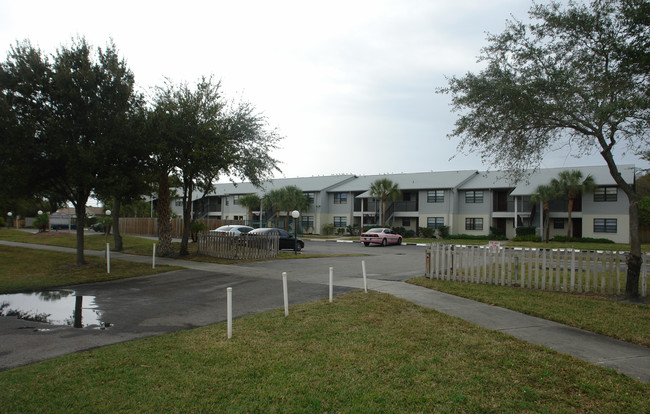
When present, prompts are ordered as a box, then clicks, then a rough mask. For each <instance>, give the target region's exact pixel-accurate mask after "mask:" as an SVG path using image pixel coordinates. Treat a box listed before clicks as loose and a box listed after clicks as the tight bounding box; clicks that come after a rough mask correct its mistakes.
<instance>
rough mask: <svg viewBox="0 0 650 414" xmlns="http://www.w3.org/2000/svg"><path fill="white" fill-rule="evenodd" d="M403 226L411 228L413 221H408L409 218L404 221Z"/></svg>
mask: <svg viewBox="0 0 650 414" xmlns="http://www.w3.org/2000/svg"><path fill="white" fill-rule="evenodd" d="M402 226H403V227H411V219H408V218H405V219H402Z"/></svg>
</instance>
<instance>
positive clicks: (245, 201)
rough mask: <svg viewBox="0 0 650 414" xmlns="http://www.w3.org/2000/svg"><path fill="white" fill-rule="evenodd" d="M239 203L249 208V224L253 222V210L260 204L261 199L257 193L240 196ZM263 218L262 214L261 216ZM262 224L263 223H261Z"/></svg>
mask: <svg viewBox="0 0 650 414" xmlns="http://www.w3.org/2000/svg"><path fill="white" fill-rule="evenodd" d="M238 203H239V205H241V206H244V207H246V208H247V209H248V224H249V225H250V224H252V223H253V210H255V208H257V207H259V206H260V203H261V200H260V198H259V196H258V195H257V194H246V195H244V196H241V197H239V201H238ZM260 219H261V216H260ZM260 226H261V223H260Z"/></svg>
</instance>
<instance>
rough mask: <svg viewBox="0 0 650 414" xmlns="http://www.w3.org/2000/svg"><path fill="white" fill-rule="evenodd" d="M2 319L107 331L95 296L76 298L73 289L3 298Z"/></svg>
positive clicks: (0, 313) (0, 312)
mask: <svg viewBox="0 0 650 414" xmlns="http://www.w3.org/2000/svg"><path fill="white" fill-rule="evenodd" d="M0 316H4V317H16V318H18V319H24V320H27V321H34V322H42V323H47V324H50V325H67V326H74V327H75V328H102V329H103V328H104V327H105V324H104V323H103V322H102V321H101V311H100V310H98V309H97V307H96V305H95V297H94V296H76V295H75V292H74V291H72V290H53V291H45V292H34V293H17V294H12V295H0Z"/></svg>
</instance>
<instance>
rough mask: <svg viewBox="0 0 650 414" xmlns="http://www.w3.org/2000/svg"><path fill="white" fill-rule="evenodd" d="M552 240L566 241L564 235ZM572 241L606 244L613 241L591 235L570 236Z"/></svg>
mask: <svg viewBox="0 0 650 414" xmlns="http://www.w3.org/2000/svg"><path fill="white" fill-rule="evenodd" d="M551 241H553V242H557V243H566V236H555V237H553V238H552V239H551ZM571 241H572V242H577V243H606V244H614V241H612V240H610V239H594V238H591V237H572V238H571Z"/></svg>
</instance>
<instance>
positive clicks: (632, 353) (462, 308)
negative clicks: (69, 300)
mask: <svg viewBox="0 0 650 414" xmlns="http://www.w3.org/2000/svg"><path fill="white" fill-rule="evenodd" d="M0 244H2V245H13V246H19V247H28V248H34V249H42V250H54V251H64V252H69V253H72V252H74V249H68V248H59V247H53V246H41V245H29V244H23V243H13V242H4V241H0ZM86 254H88V255H91V256H103V255H104V252H101V251H87V252H86ZM111 257H112V258H115V259H120V260H129V261H134V262H147V263H150V262H151V257H145V256H132V255H125V254H120V253H111ZM156 263H160V264H171V265H178V266H183V267H187V268H189V269H194V270H203V271H212V272H222V273H229V274H236V275H238V276H242V277H246V276H248V277H255V278H273V277H276V276H269V275H275V274H279V271H280V267H279V266H280V265H279V264H278V262H277V261H276V262H267V263H264V264H263V265H259V264H256V265H251V266H246V265H219V264H210V263H201V262H193V261H184V260H175V259H164V258H156ZM295 263H298V264H297V265H296V264H294V266H299V265H303V266H304V271H294V272H293V276H292V277H293V280H294V281H298V282H305V283H314V284H326V283H327V281H325V280H324V279H323V278H322V277H315V276H314V273H317V272H314V266H313V265H310V264H309V261H306V260H302V261H301V260H297V261H295ZM358 273H359V272H358V271H357V270H354V271H348V272H345V271H344V272H338V268H337V276H336V277H335V285H336V286H340V287H346V288H354V289H363V281H362V279H361V277H360V276H359V274H358ZM368 289H371V290H375V291H379V292H383V293H388V294H391V295H394V296H396V297H399V298H402V299H405V300H408V301H411V302H413V303H416V304H418V305H420V306H425V307H427V308H431V309H435V310H437V311H440V312H443V313H446V314H449V315H452V316H456V317H458V318H461V319H464V320H466V321H469V322H472V323H475V324H477V325H480V326H482V327H484V328H487V329H491V330H496V331H500V332H503V333H506V334H508V335H512V336H514V337H516V338H519V339H521V340H524V341H527V342H530V343H533V344H538V345H542V346H546V347H548V348H550V349H553V350H555V351H557V352H560V353H564V354H568V355H572V356H574V357H576V358H579V359H582V360H584V361H587V362H589V363H592V364H595V365H599V366H602V367H607V368H611V369H614V370H616V371H618V372H621V373H624V374H626V375H629V376H630V377H632V378H635V379H637V380H640V381H643V382H650V349H649V348H645V347H643V346H639V345H634V344H630V343H627V342H623V341H619V340H616V339H612V338H609V337H606V336H603V335H598V334H594V333H591V332H587V331H584V330H581V329H577V328H572V327H569V326H566V325H562V324H559V323H556V322H551V321H547V320H544V319H540V318H536V317H533V316H529V315H524V314H522V313H518V312H514V311H511V310H508V309H504V308H500V307H496V306H490V305H487V304H484V303H480V302H476V301H473V300H469V299H464V298H460V297H457V296H453V295H449V294H446V293H441V292H438V291H435V290H431V289H427V288H424V287H420V286H415V285H411V284H408V283H404V282H400V281H391V280H381V279H368Z"/></svg>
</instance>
